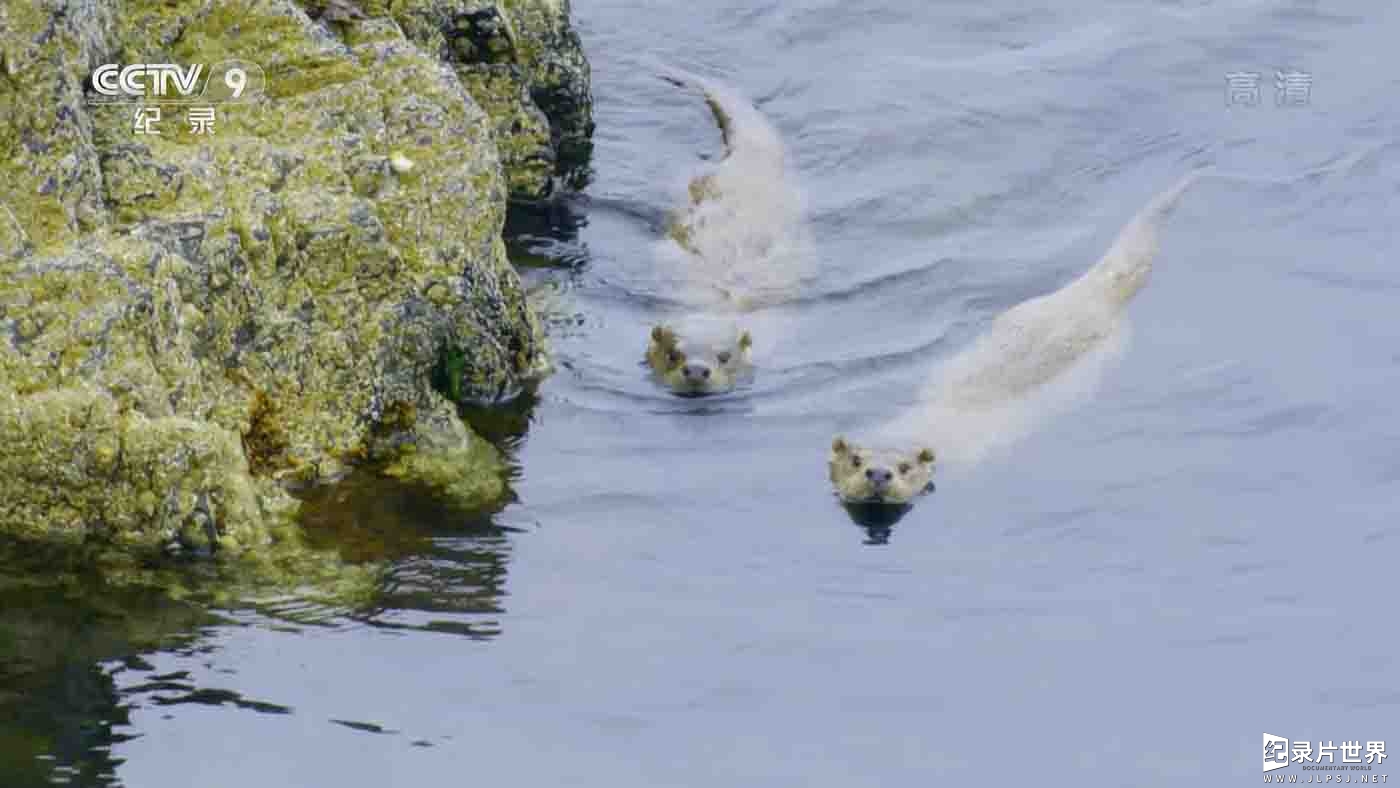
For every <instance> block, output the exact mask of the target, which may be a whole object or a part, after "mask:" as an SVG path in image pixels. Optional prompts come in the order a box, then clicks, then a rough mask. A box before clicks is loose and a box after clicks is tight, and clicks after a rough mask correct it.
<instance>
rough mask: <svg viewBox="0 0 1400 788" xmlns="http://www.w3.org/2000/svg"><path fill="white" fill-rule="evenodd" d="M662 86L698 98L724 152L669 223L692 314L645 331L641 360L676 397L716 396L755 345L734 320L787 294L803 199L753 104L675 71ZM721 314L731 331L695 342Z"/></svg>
mask: <svg viewBox="0 0 1400 788" xmlns="http://www.w3.org/2000/svg"><path fill="white" fill-rule="evenodd" d="M662 78H663V79H665V80H667V81H668V82H670V83H672V84H674V85H677V86H680V87H693V88H696V89H698V90H700V91H701V92H702V93H703V94H704V96H705V103H706V104H707V105H708V106H709V108H710V112H711V114H712V115H713V116H714V120H715V123H716V125H717V126H718V127H719V130H720V137H721V139H722V141H723V146H724V152H723V155H722V156H721V158H720V160H719V162H718V163H717V164H716V165H715V167H714V169H713V170H712V171H711V172H708V173H706V174H703V175H700V176H697V177H695V178H694V179H692V180H691V181H690V183H689V186H688V188H687V193H688V196H687V201H686V204H685V207H684V209H682V210H681V211H680V212H678V213H677V214H676V215H673V216H672V217H671V220H670V224H669V227H668V233H667V235H668V239H669V240H668V241H667V244H669V245H670V246H671V249H672V250H674V251H678V252H680V253H681V257H682V258H683V259H681V260H678V261H677V262H678V264H679V266H680V274H681V279H682V285H681V288H680V290H681V292H679V293H676V295H677V296H678V297H679V300H681V301H685V302H689V304H688V305H687V309H689V310H690V312H689V313H688V314H687V315H685V316H684V317H683V318H681V319H678V320H670V321H665V322H663V323H661V324H658V325H655V326H654V327H653V328H652V332H651V342H650V344H649V346H648V348H647V354H646V359H647V363H648V365H650V366H651V368H652V371H653V373H654V375H655V377H656V379H657V380H658V381H660V382H661V383H662V384H663V385H665V386H667V387H669V388H670V389H671V390H672V391H674V392H675V393H678V394H682V395H690V396H694V395H702V394H713V393H719V392H724V391H729V390H732V389H733V388H734V386H735V385H736V384H737V383H738V382H740V381H742V380H744V379H745V378H746V377H747V376H746V375H745V374H733V373H734V368H733V366H732V365H738V366H740V367H742V371H743V372H749V371H751V366H750V365H749V352H750V348H751V347H752V344H753V342H752V338H751V336H750V334H749V332H748V330H747V329H746V327H744V326H742V325H739V324H740V322H741V319H742V318H741V316H742V315H744V314H745V313H748V312H750V311H751V310H753V309H755V308H757V307H759V306H761V305H764V304H765V303H769V302H771V301H772V300H774V299H775V298H786V297H790V296H791V295H792V288H793V281H794V279H795V277H796V276H797V275H798V273H799V271H798V266H799V264H800V260H801V255H800V254H798V250H799V249H800V248H802V243H803V240H804V235H803V233H802V231H801V229H800V223H799V222H798V216H799V214H800V212H801V207H800V203H801V201H800V198H799V195H798V193H797V192H796V190H795V189H794V188H792V186H791V185H790V184H789V182H788V180H787V177H786V169H787V163H786V152H785V150H784V147H783V144H782V140H781V139H780V137H779V135H778V132H777V131H776V130H775V129H774V128H773V126H772V124H770V123H769V122H768V120H767V119H766V118H764V117H763V114H762V113H760V112H759V111H758V109H757V108H756V107H754V106H753V104H752V103H750V102H749V101H747V100H745V99H743V98H741V97H740V96H739V95H738V94H736V93H735V92H733V91H732V90H730V89H729V88H726V87H724V86H722V85H719V84H716V83H714V82H712V81H709V80H706V79H703V78H701V77H698V76H695V75H692V74H687V73H683V72H678V71H676V70H675V69H667V73H665V74H663V75H662ZM663 251H664V250H663ZM672 259H675V258H674V255H672ZM726 314H727V315H731V316H732V317H731V318H730V319H731V328H730V329H729V330H727V331H723V332H715V331H709V332H708V333H709V335H708V336H698V335H697V334H696V329H695V328H694V326H695V324H696V320H695V319H696V318H697V317H701V318H703V317H706V316H708V317H714V316H716V315H726ZM721 357H724V358H728V359H730V360H729V361H721V360H720V359H721ZM676 358H685V359H687V362H686V363H684V364H681V363H678V362H676V361H675V359H676ZM702 363H703V366H701V364H702ZM687 365H690V366H687ZM687 370H689V372H687ZM707 372H708V375H707V374H706V373H707Z"/></svg>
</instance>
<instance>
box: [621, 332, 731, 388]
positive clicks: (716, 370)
mask: <svg viewBox="0 0 1400 788" xmlns="http://www.w3.org/2000/svg"><path fill="white" fill-rule="evenodd" d="M752 345H753V339H752V338H751V337H750V336H749V332H748V331H746V330H743V329H737V328H734V327H732V326H730V327H729V328H728V329H727V330H721V331H719V332H706V331H704V330H701V329H696V328H692V329H691V330H689V331H686V332H685V333H680V332H678V331H677V330H676V329H675V328H673V327H672V326H669V325H658V326H656V327H655V328H653V329H652V330H651V344H650V345H649V346H648V347H647V364H648V365H649V366H650V367H651V369H652V372H653V374H655V375H656V377H657V379H658V381H659V382H660V383H661V384H662V385H664V386H666V387H668V388H670V389H671V391H673V392H675V393H676V394H679V395H681V396H690V397H700V396H705V395H707V394H717V393H720V392H724V391H732V390H733V389H734V388H735V387H736V386H738V385H739V384H740V383H743V382H744V381H745V380H747V378H748V377H749V375H750V374H752V372H753V365H752V362H751V361H750V359H749V348H750V347H752Z"/></svg>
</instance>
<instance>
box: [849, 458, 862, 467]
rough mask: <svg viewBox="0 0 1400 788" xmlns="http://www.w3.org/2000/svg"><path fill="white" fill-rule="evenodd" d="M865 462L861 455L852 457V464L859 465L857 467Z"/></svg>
mask: <svg viewBox="0 0 1400 788" xmlns="http://www.w3.org/2000/svg"><path fill="white" fill-rule="evenodd" d="M864 464H865V461H864V460H862V459H861V458H859V457H852V458H851V465H854V466H855V467H857V468H859V467H860V466H862V465H864Z"/></svg>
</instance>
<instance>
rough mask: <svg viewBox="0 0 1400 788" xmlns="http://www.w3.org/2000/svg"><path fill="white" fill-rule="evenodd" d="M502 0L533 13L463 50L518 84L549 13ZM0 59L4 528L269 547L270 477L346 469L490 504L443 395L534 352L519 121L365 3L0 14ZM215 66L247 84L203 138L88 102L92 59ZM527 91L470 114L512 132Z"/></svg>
mask: <svg viewBox="0 0 1400 788" xmlns="http://www.w3.org/2000/svg"><path fill="white" fill-rule="evenodd" d="M381 5H382V4H381ZM394 5H395V8H396V12H395V13H396V18H397V17H404V18H410V17H412V13H411V11H400V10H399V8H398V7H399V6H401V5H402V6H408V7H410V9H412V8H414V7H417V5H416V4H415V3H413V2H408V3H395V4H394ZM418 5H421V4H418ZM444 5H446V4H444ZM511 5H520V6H524V7H527V8H532V9H533V7H534V6H535V5H538V6H539V7H540V8H539V9H534V10H532V11H531V12H530V13H527V14H523V15H522V16H521V17H520V18H521V19H522V20H524V21H522V22H521V23H520V25H521V28H522V29H523V30H526V31H529V32H526V33H515V32H508V31H510V30H511V29H512V28H511V27H510V26H511V25H512V24H514V21H513V20H514V17H512V16H510V15H509V13H506V14H503V15H500V16H498V17H495V18H496V19H497V23H498V27H496V28H491V29H490V30H487V28H485V27H483V28H482V31H480V34H481V35H483V36H485V38H484V39H483V43H482V44H481V46H483V47H485V49H486V50H487V55H486V57H489V58H498V59H504V60H506V61H511V62H509V63H505V65H507V66H508V67H511V68H517V69H520V70H521V72H520V73H522V74H527V73H528V74H533V73H534V72H533V71H531V70H530V69H532V68H533V67H534V66H533V65H532V64H535V63H537V62H542V60H543V59H547V55H545V54H543V49H542V44H541V43H538V42H537V39H536V38H535V37H534V36H535V35H536V33H535V32H534V31H535V30H536V29H537V25H540V24H543V23H542V22H539V21H538V19H537V18H536V14H537V13H538V14H543V16H542V17H540V18H544V19H551V20H553V21H552V22H551V24H556V25H563V26H567V19H566V18H565V17H559V16H558V15H557V13H556V12H559V13H563V14H567V8H564V9H563V10H562V11H559V9H558V8H557V4H555V3H549V2H539V3H523V2H522V3H518V4H511ZM546 7H549V8H552V9H554V10H553V11H549V12H548V13H546V12H545V11H543V10H540V9H545V8H546ZM308 10H309V11H310V12H311V13H313V14H315V15H316V16H318V17H321V19H320V21H317V20H313V19H312V18H311V16H310V15H309V14H308ZM352 11H354V12H355V13H352ZM551 14H554V15H553V16H551ZM331 17H333V18H331ZM329 22H334V24H335V26H337V27H338V28H339V29H338V30H335V31H331V30H330V29H329V28H328V26H327V24H328V23H329ZM483 24H484V23H483ZM493 31H494V32H493ZM420 33H421V31H420ZM552 35H554V36H555V37H556V38H558V39H559V40H561V41H563V40H565V39H566V38H567V36H566V35H565V34H563V33H560V32H558V31H555V32H554V33H552ZM493 42H494V43H493ZM527 42H528V43H527ZM575 43H576V40H575ZM517 47H518V49H517ZM526 50H528V51H529V52H532V53H535V54H531V55H529V56H528V57H526V56H523V55H521V54H520V51H526ZM0 54H3V60H4V65H5V68H6V69H11V70H12V73H13V76H10V77H6V76H4V75H3V74H0V440H3V446H4V447H5V451H4V452H3V453H0V534H13V535H18V536H20V537H23V538H26V539H34V540H44V541H49V542H53V541H59V542H72V543H82V542H91V541H92V540H94V539H96V540H99V541H102V542H103V543H107V544H112V545H116V546H119V547H122V548H123V549H126V548H130V550H132V551H134V552H141V553H145V552H151V551H155V550H171V549H174V550H185V551H191V550H193V551H218V550H223V551H225V552H229V553H249V554H256V553H258V552H259V549H260V548H264V547H266V546H268V545H271V544H277V543H286V542H289V541H294V540H292V539H291V538H290V537H288V536H287V534H288V533H289V531H288V530H287V529H288V527H289V525H288V524H289V523H290V522H291V519H292V517H293V515H294V513H295V509H296V504H295V502H294V501H293V499H291V498H290V497H289V496H288V495H287V493H286V492H285V491H284V489H283V484H281V483H289V482H297V483H314V482H322V481H327V480H331V479H334V478H336V477H337V476H339V475H341V474H343V473H344V472H345V470H346V469H347V468H348V467H349V466H350V465H352V464H355V463H360V462H371V463H374V464H375V465H376V466H377V467H380V468H382V470H383V472H384V473H386V474H389V475H392V476H395V477H397V478H401V479H403V480H405V481H406V482H410V483H414V484H420V485H424V486H426V487H428V488H429V489H431V490H432V491H433V492H435V493H436V494H438V495H440V496H443V497H445V498H448V499H450V500H452V501H455V502H457V503H459V504H460V505H462V506H467V507H471V508H479V507H482V506H489V505H492V502H493V501H499V500H502V499H503V498H504V496H505V495H506V494H507V492H506V489H505V485H504V482H503V478H504V477H503V475H502V472H501V468H502V463H501V458H500V457H499V455H498V454H497V453H496V452H495V451H494V450H493V449H492V448H491V447H490V446H489V444H486V443H485V442H484V441H483V440H482V439H481V438H479V437H478V436H476V435H474V434H472V433H471V432H470V431H469V430H468V429H467V428H466V427H465V426H464V425H463V424H462V422H461V421H460V420H459V419H457V418H456V415H455V411H454V410H453V407H452V403H451V402H449V401H448V400H446V399H444V395H449V396H450V397H451V398H452V400H454V401H455V402H457V403H459V404H465V403H477V402H483V401H488V402H489V401H496V400H498V399H501V398H507V397H511V396H513V395H515V394H516V393H518V392H520V391H522V390H524V389H526V388H528V387H529V386H530V385H531V383H532V382H533V381H535V380H536V379H538V377H539V376H540V375H541V374H543V373H544V372H545V371H547V369H548V357H547V353H546V351H545V348H544V345H543V339H542V332H541V330H540V327H539V322H538V320H537V319H536V317H535V315H534V314H533V313H532V312H531V310H530V308H529V307H528V305H527V304H526V302H525V296H524V293H523V290H522V288H521V284H520V281H519V279H518V277H517V276H516V274H515V272H514V271H513V269H512V268H511V267H510V265H509V264H508V262H507V261H506V258H505V249H504V244H503V242H502V238H501V229H502V224H503V221H504V213H505V204H506V199H507V194H508V192H507V171H505V170H503V167H502V164H501V154H500V153H499V152H498V151H500V150H514V148H513V147H512V146H514V145H516V143H517V142H518V139H517V136H515V135H512V134H508V133H506V132H503V131H502V123H503V121H502V117H501V116H493V115H488V114H487V112H486V111H483V109H482V107H481V106H480V104H479V103H478V101H477V100H475V99H474V98H473V93H472V92H470V91H469V90H468V89H466V88H464V85H463V81H462V79H461V78H460V75H461V73H462V65H463V64H461V63H460V62H458V61H455V60H452V59H451V58H447V61H448V62H444V60H443V59H442V58H443V56H444V55H445V50H442V49H434V48H429V49H426V50H425V49H424V48H423V47H421V46H416V45H415V44H414V43H412V42H410V40H409V38H408V37H406V36H405V35H404V32H403V30H402V29H401V28H400V25H399V23H398V22H396V21H395V18H391V17H390V16H388V15H387V13H386V11H385V9H384V8H382V7H380V5H376V3H375V2H373V1H372V0H367V1H366V2H350V0H335V1H334V2H332V3H329V4H327V3H325V2H321V3H320V5H319V6H317V7H316V8H314V9H303V8H302V7H301V6H298V5H297V4H295V3H293V2H291V0H233V1H232V2H220V3H208V2H204V1H203V0H162V1H161V2H147V1H146V0H67V1H66V2H49V3H42V2H41V3H34V4H27V3H26V4H5V5H4V6H0ZM574 57H575V55H572V54H570V55H567V56H566V57H565V59H566V60H568V59H571V58H574ZM512 58H514V60H512ZM230 59H243V60H249V61H253V62H256V63H258V64H259V65H260V66H261V67H262V68H263V70H264V71H265V73H266V75H267V88H268V89H267V92H266V94H265V95H262V96H260V97H256V98H252V99H250V100H248V101H245V102H241V103H231V104H224V105H219V107H218V114H217V117H216V120H215V128H214V133H213V134H212V135H197V134H195V133H194V132H193V131H192V129H191V127H190V125H189V124H188V123H186V122H185V118H184V117H183V111H182V108H181V107H178V106H166V107H164V108H163V109H164V110H165V113H164V117H163V119H162V121H161V125H160V130H161V133H160V134H159V135H138V134H135V133H134V130H133V117H132V112H133V107H132V106H130V105H93V104H89V103H87V102H86V100H85V97H84V92H83V85H84V82H85V80H86V79H87V78H88V75H89V74H90V73H91V71H92V69H93V68H95V67H96V66H97V65H99V64H101V63H104V62H171V63H204V64H211V63H214V62H218V61H222V60H230ZM578 60H579V62H581V56H579V57H578ZM511 63H514V65H511ZM522 64H524V65H522ZM497 65H501V64H495V63H489V64H484V67H492V68H494V67H496V66H497ZM580 73H581V74H582V75H583V77H582V78H583V79H584V82H583V83H582V86H581V87H579V85H574V88H573V89H574V91H575V93H577V94H578V95H581V96H586V94H587V83H586V66H585V68H584V70H583V71H582V72H578V71H575V77H574V78H575V79H576V78H577V75H578V74H580ZM526 79H527V81H526V82H524V83H522V84H526V85H534V84H535V83H534V82H530V81H529V79H534V77H528V78H526ZM580 91H581V92H580ZM523 95H524V94H522V96H523ZM529 104H530V102H529V101H528V100H525V99H524V98H522V99H521V100H520V101H519V102H517V103H515V104H512V103H510V102H507V101H505V100H504V99H502V100H501V101H500V102H497V103H494V104H492V105H491V106H490V107H488V109H494V110H495V111H497V112H500V113H503V114H504V115H507V116H510V117H511V118H512V119H511V120H510V121H509V124H510V125H511V127H512V128H514V126H515V119H514V114H518V113H525V114H529V113H530V112H538V110H537V109H534V108H532V107H530V106H529ZM540 122H541V123H545V124H546V125H548V124H547V122H545V121H540ZM573 122H577V121H573ZM521 128H522V129H526V124H523V123H522V124H521ZM551 134H552V132H551ZM567 136H568V135H567V134H566V133H564V132H560V133H559V135H558V138H559V139H561V140H562V139H565V138H566V137H567ZM519 137H521V138H524V139H525V141H524V142H522V143H520V145H521V147H522V148H529V147H531V146H535V145H536V144H537V142H538V138H539V134H538V133H537V132H535V131H529V130H528V129H527V130H526V131H523V132H522V133H521V135H519ZM553 139H554V137H553V136H550V140H553ZM541 155H543V154H541ZM547 159H548V161H549V162H550V163H551V166H553V163H554V162H555V158H554V157H552V156H551V157H547ZM522 173H525V174H528V175H529V177H526V176H525V175H524V174H522ZM553 174H555V173H554V171H550V172H549V173H544V172H543V171H539V170H537V169H536V170H530V169H528V168H524V169H520V170H519V171H518V172H510V173H509V179H510V182H511V183H512V184H513V185H516V186H518V187H519V189H521V190H526V191H528V190H530V189H532V188H534V187H532V186H527V184H529V183H534V181H535V180H538V179H539V178H540V177H544V176H545V175H549V176H552V175H553ZM534 193H539V191H538V190H535V192H534Z"/></svg>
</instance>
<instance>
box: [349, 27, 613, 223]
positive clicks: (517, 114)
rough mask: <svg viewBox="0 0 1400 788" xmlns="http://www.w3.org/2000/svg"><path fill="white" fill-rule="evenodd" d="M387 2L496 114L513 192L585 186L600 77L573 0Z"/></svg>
mask: <svg viewBox="0 0 1400 788" xmlns="http://www.w3.org/2000/svg"><path fill="white" fill-rule="evenodd" d="M387 5H388V10H389V12H390V13H391V14H392V15H393V18H394V19H395V20H396V21H397V22H398V23H399V24H400V25H401V26H402V27H403V30H404V33H405V34H406V35H407V36H408V37H409V39H410V40H412V41H413V42H414V43H416V44H418V45H419V46H420V47H423V48H424V49H426V50H428V51H430V52H434V53H436V54H437V55H438V57H440V58H441V59H442V60H444V61H446V62H447V63H449V64H451V66H452V68H453V70H454V71H455V72H456V74H457V76H458V77H459V78H460V79H461V81H462V84H464V85H466V86H467V89H468V90H470V91H471V94H472V97H473V98H475V99H476V101H477V103H478V104H480V105H481V106H482V108H484V109H485V110H486V112H487V114H489V115H490V116H491V118H492V120H493V121H494V122H495V130H496V135H497V141H498V143H497V144H498V146H499V148H500V152H501V158H502V161H503V163H504V165H505V169H506V173H507V178H508V181H509V185H510V195H511V198H512V199H515V200H521V201H533V200H540V199H543V198H546V197H549V196H550V195H551V194H552V193H553V192H554V190H555V188H556V184H555V180H556V179H557V180H558V181H560V182H562V183H563V184H564V185H565V186H567V187H569V188H575V189H577V188H582V186H583V185H584V184H585V183H586V182H587V180H588V177H589V169H588V163H589V159H590V158H591V156H592V151H593V147H592V138H593V100H592V93H591V87H590V83H591V79H592V77H591V73H590V70H589V65H588V61H587V60H586V59H585V58H584V55H583V45H582V43H581V42H580V41H579V37H578V33H577V32H576V31H575V30H574V29H573V27H572V25H570V23H569V17H570V6H569V2H568V0H389V2H388V3H387ZM365 6H366V7H372V6H374V4H373V3H366V4H365Z"/></svg>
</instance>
